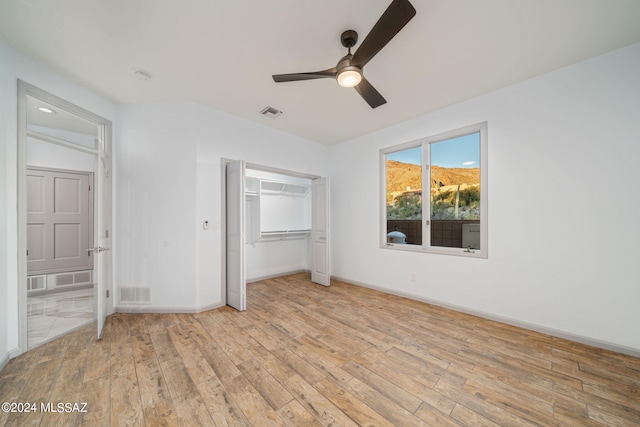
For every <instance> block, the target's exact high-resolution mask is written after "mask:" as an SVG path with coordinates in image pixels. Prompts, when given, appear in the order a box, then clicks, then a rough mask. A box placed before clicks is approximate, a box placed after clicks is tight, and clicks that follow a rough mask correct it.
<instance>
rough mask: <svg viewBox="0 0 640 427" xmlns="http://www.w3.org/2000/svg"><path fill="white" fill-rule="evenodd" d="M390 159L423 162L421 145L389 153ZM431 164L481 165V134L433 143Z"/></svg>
mask: <svg viewBox="0 0 640 427" xmlns="http://www.w3.org/2000/svg"><path fill="white" fill-rule="evenodd" d="M387 159H388V160H397V161H399V162H403V163H413V164H415V165H420V164H422V149H421V147H415V148H410V149H408V150H403V151H397V152H395V153H390V154H387ZM431 164H432V165H436V166H442V167H445V168H477V167H480V134H479V133H472V134H471V135H464V136H460V137H458V138H453V139H447V140H445V141H441V142H437V143H434V144H431Z"/></svg>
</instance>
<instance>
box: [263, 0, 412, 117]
mask: <svg viewBox="0 0 640 427" xmlns="http://www.w3.org/2000/svg"><path fill="white" fill-rule="evenodd" d="M415 14H416V10H415V9H414V7H413V6H412V5H411V3H409V0H393V1H392V2H391V4H390V5H389V7H388V8H387V10H385V11H384V13H383V14H382V16H381V17H380V19H378V22H376V24H375V25H374V26H373V28H372V29H371V31H370V32H369V34H368V35H367V37H365V39H364V41H363V42H362V44H360V47H359V48H358V50H356V52H355V53H354V54H353V55H352V54H351V48H352V47H353V46H354V45H355V44H356V42H357V41H358V33H356V32H355V31H353V30H347V31H345V32H343V33H342V35H341V36H340V41H341V42H342V45H343V46H344V47H346V48H347V49H348V53H347V54H346V55H345V56H343V57H342V58H341V59H340V61H338V64H337V65H336V66H335V67H333V68H329V69H327V70H322V71H314V72H311V73H292V74H275V75H273V81H275V82H276V83H282V82H293V81H297V80H311V79H322V78H334V79H336V80H337V82H338V84H339V85H340V86H343V87H355V89H356V90H357V91H358V93H359V94H360V95H361V96H362V97H363V98H364V100H365V101H367V103H368V104H369V105H370V106H371V108H376V107H379V106H380V105H382V104H385V103H386V102H387V101H386V100H385V99H384V98H383V96H382V95H380V92H378V91H377V90H376V89H375V88H374V87H373V86H372V85H371V83H369V81H368V80H367V79H366V78H365V77H364V75H363V74H362V69H363V68H364V66H365V65H366V64H367V63H368V62H369V61H370V60H371V59H372V58H373V57H374V56H375V55H376V54H377V53H378V52H380V50H382V48H383V47H385V46H386V44H387V43H389V41H391V39H392V38H394V37H395V35H396V34H398V33H399V32H400V30H402V28H404V26H405V25H407V23H408V22H409V21H410V20H411V19H412V18H413V17H414V16H415Z"/></svg>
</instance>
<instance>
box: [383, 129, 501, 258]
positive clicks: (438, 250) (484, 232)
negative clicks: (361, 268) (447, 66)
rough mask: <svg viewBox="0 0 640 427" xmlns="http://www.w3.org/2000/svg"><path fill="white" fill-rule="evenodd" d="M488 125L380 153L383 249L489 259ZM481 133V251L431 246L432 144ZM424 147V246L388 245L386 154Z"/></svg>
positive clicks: (404, 144)
mask: <svg viewBox="0 0 640 427" xmlns="http://www.w3.org/2000/svg"><path fill="white" fill-rule="evenodd" d="M487 128H488V124H487V122H481V123H477V124H473V125H469V126H465V127H462V128H459V129H454V130H451V131H447V132H442V133H439V134H436V135H432V136H428V137H426V138H420V139H417V140H414V141H409V142H406V143H403V144H399V145H394V146H392V147H387V148H383V149H381V150H380V202H379V204H380V248H382V249H395V250H400V251H409V252H424V253H434V254H441V255H455V256H462V257H471V258H488V247H489V245H488V243H489V242H488V235H489V227H488V223H489V218H488V212H489V209H488V203H487V201H488V185H487V182H488V179H487V175H488V162H487V160H488V155H487V152H488V146H487ZM474 133H479V134H480V249H471V250H469V249H465V248H451V247H445V246H432V245H431V238H430V236H431V203H428V202H427V203H425V191H424V189H425V188H426V189H428V190H427V193H426V194H427V197H429V194H430V190H429V189H430V188H431V186H430V182H431V168H430V166H431V163H430V162H431V150H430V148H431V144H435V143H438V142H442V141H446V140H450V139H454V138H458V137H461V136H465V135H469V134H474ZM416 147H422V165H421V168H422V188H423V191H422V193H423V194H422V197H423V199H422V220H421V224H422V245H404V244H394V243H387V233H388V230H387V162H386V160H387V155H388V154H391V153H395V152H398V151H403V150H408V149H411V148H416Z"/></svg>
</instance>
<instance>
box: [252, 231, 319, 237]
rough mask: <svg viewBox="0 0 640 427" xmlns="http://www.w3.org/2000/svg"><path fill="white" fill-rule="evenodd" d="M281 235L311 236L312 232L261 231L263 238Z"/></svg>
mask: <svg viewBox="0 0 640 427" xmlns="http://www.w3.org/2000/svg"><path fill="white" fill-rule="evenodd" d="M280 234H311V230H274V231H261V232H260V235H261V236H277V235H280Z"/></svg>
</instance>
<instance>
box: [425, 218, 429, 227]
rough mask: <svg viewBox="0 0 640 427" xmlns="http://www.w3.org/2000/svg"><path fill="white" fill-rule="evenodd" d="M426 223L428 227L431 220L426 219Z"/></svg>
mask: <svg viewBox="0 0 640 427" xmlns="http://www.w3.org/2000/svg"><path fill="white" fill-rule="evenodd" d="M425 225H426V226H427V227H428V226H429V220H428V219H427V220H425Z"/></svg>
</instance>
